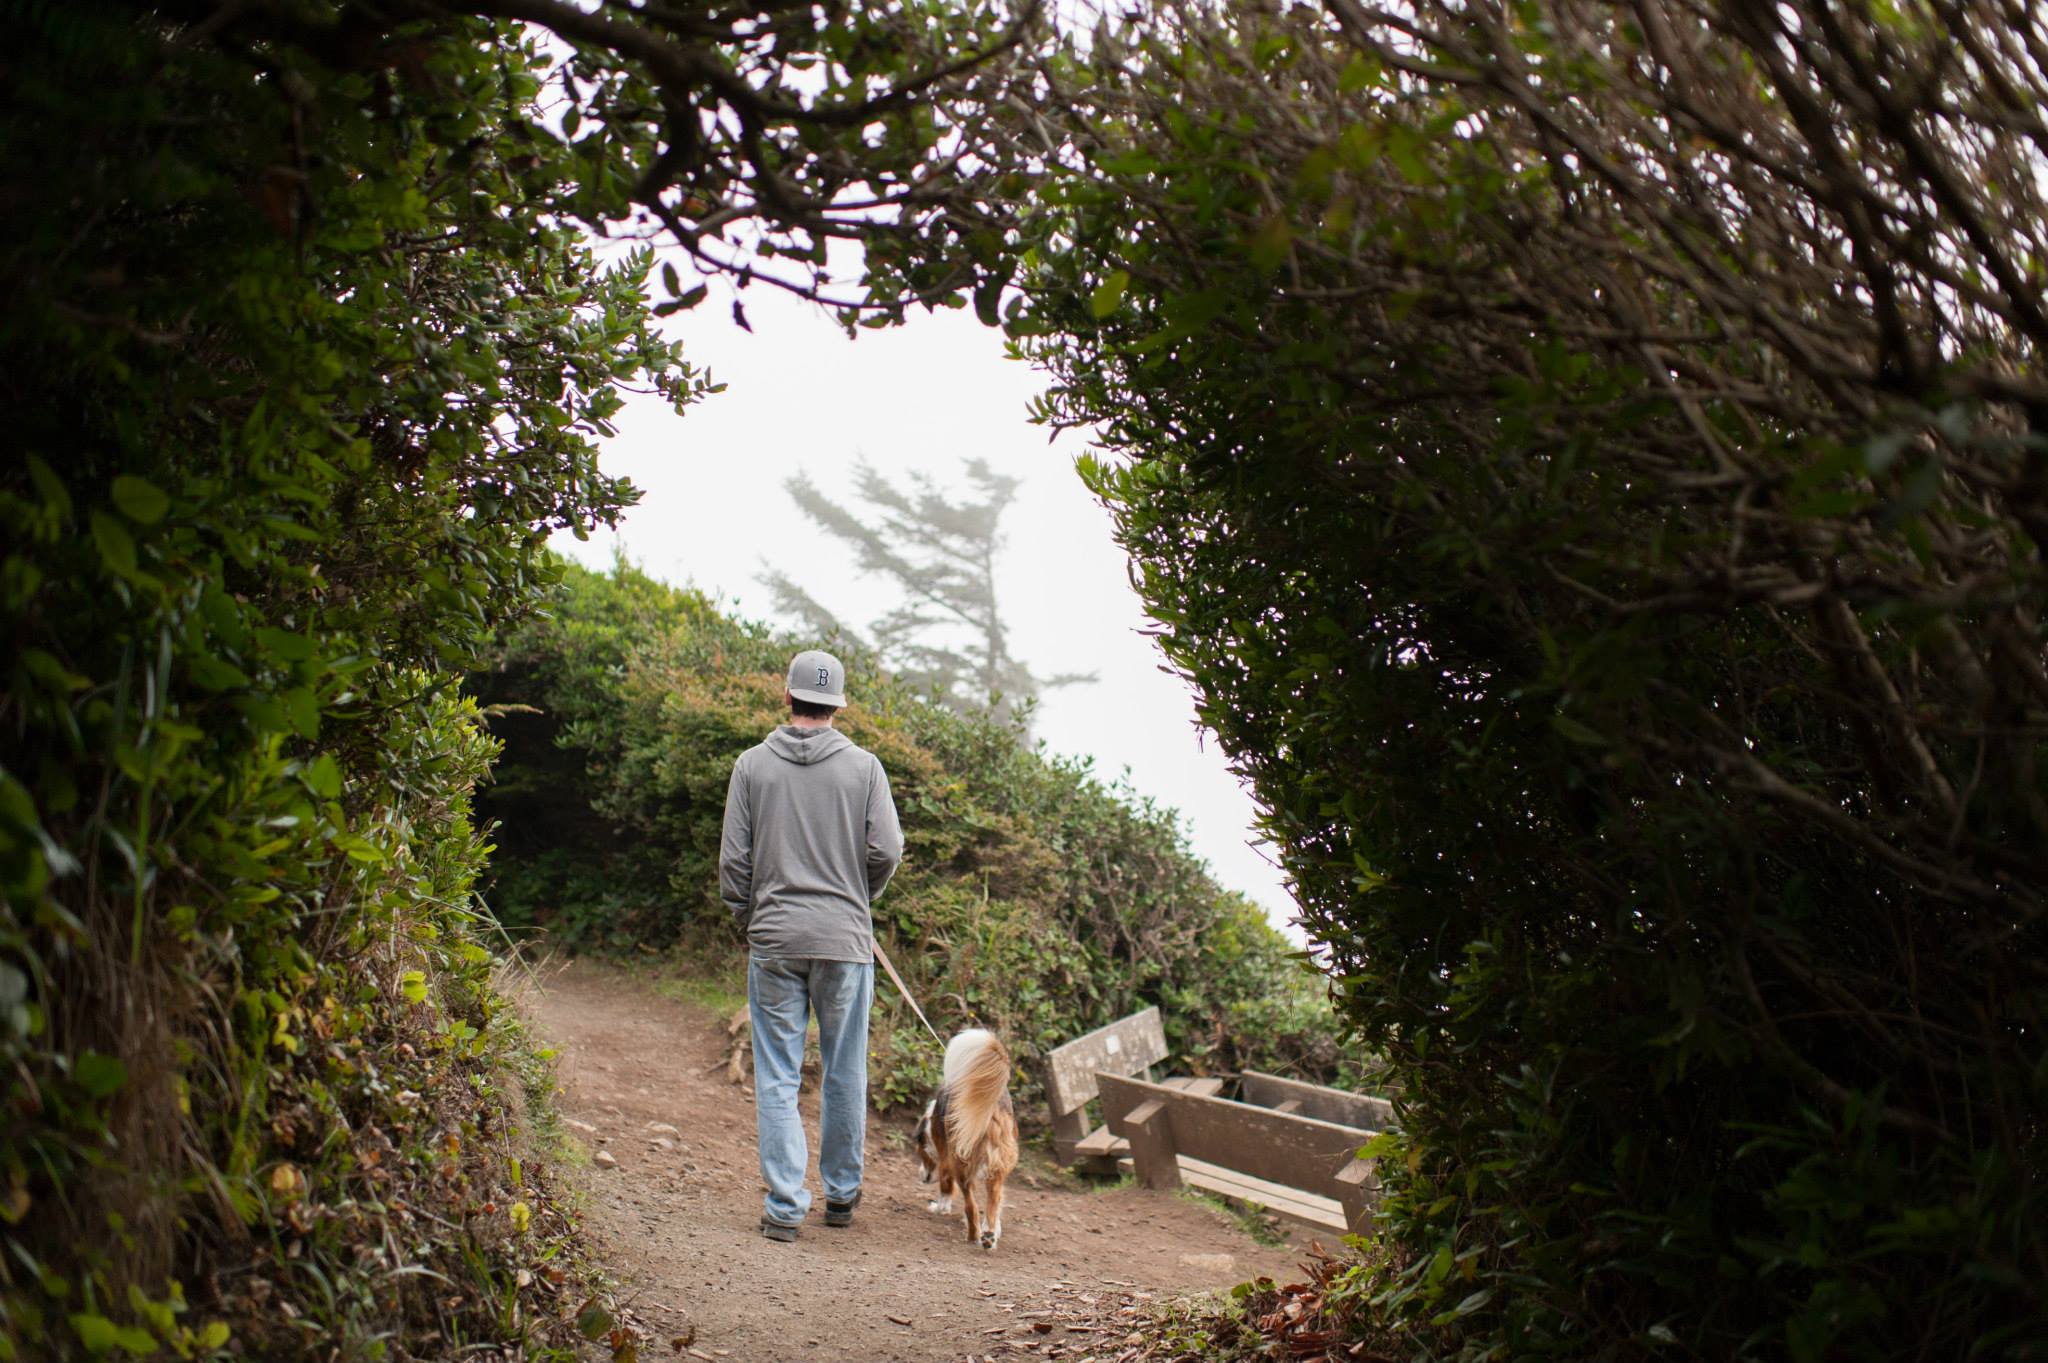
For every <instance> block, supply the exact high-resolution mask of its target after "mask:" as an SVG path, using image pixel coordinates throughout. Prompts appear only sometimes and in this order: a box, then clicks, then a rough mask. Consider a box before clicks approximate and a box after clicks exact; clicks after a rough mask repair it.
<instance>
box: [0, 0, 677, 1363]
mask: <svg viewBox="0 0 2048 1363" xmlns="http://www.w3.org/2000/svg"><path fill="white" fill-rule="evenodd" d="M11 8H12V9H14V10H18V9H19V7H11ZM14 17H17V16H15V15H12V14H11V15H10V18H11V20H12V19H13V18H14ZM221 17H222V24H221V25H217V26H214V27H213V28H211V29H210V30H209V31H208V32H207V33H193V32H189V31H185V30H182V29H180V28H179V27H178V26H177V25H175V24H174V23H173V22H171V21H170V20H168V19H164V18H151V19H149V20H147V21H139V20H138V19H137V18H136V17H135V16H133V15H131V14H129V13H128V12H126V11H125V10H122V9H121V8H119V7H110V6H102V5H95V4H82V5H77V6H30V7H28V11H27V14H26V22H25V23H23V24H16V23H14V22H10V25H9V33H10V42H11V43H13V44H14V45H15V46H14V47H13V48H12V49H11V50H10V52H9V53H8V55H7V57H6V59H5V62H6V74H5V79H4V81H0V86H4V95H0V109H4V113H5V116H4V118H0V197H4V199H5V201H6V202H7V203H8V205H9V239H8V245H7V248H6V253H5V256H4V265H0V270H4V280H5V285H6V290H7V294H8V306H7V307H6V309H5V310H4V314H0V393H4V395H5V400H6V405H7V407H8V410H9V424H10V441H9V443H10V446H11V447H12V448H14V449H15V450H16V451H17V454H16V455H15V456H14V457H12V458H10V459H9V460H8V461H7V462H6V463H5V465H4V467H0V527H4V529H0V545H4V550H0V552H4V560H0V629H4V630H5V633H6V635H7V637H8V639H9V649H8V651H7V655H6V662H5V664H4V667H5V672H6V690H5V696H4V699H0V716H4V720H5V723H4V725H0V1108H4V1110H5V1111H6V1113H7V1118H6V1120H5V1122H4V1123H0V1359H21V1360H24V1361H26V1360H46V1359H54V1358H64V1357H71V1356H77V1357H85V1356H92V1357H100V1356H103V1355H105V1354H106V1353H107V1352H108V1351H109V1350H110V1349H119V1350H120V1351H123V1352H124V1353H126V1354H131V1355H138V1356H139V1355H145V1354H148V1353H150V1352H151V1351H152V1350H154V1351H156V1353H157V1355H158V1356H161V1357H168V1356H173V1355H176V1356H181V1357H194V1356H200V1355H213V1354H217V1353H221V1352H222V1351H230V1352H232V1353H234V1354H235V1355H236V1356H241V1357H262V1358H276V1359H283V1358H295V1357H314V1356H317V1357H320V1358H346V1359H370V1358H407V1357H435V1358H439V1357H448V1356H450V1355H451V1354H452V1353H454V1352H457V1351H459V1350H460V1349H461V1347H462V1346H463V1345H464V1344H465V1343H467V1342H474V1341H479V1340H486V1341H495V1342H504V1341H512V1340H519V1339H525V1340H527V1342H528V1344H529V1345H530V1347H531V1348H532V1349H533V1350H535V1351H536V1352H537V1353H538V1354H539V1355H540V1356H565V1355H566V1354H567V1353H568V1352H569V1349H570V1343H571V1342H573V1341H571V1340H569V1338H568V1335H567V1333H566V1332H565V1327H563V1326H561V1325H560V1323H559V1322H558V1320H557V1317H558V1315H559V1307H560V1303H558V1302H556V1301H555V1300H553V1299H552V1298H551V1297H550V1296H548V1295H547V1292H548V1291H549V1290H552V1289H550V1288H549V1283H548V1280H547V1279H546V1278H545V1276H534V1277H533V1278H532V1279H531V1283H537V1284H538V1286H535V1285H527V1286H522V1285H521V1284H520V1282H519V1280H518V1278H517V1276H516V1274H517V1271H518V1270H519V1269H521V1268H524V1267H528V1266H539V1265H541V1264H543V1263H545V1262H547V1261H548V1260H549V1259H551V1258H552V1259H556V1260H557V1261H558V1262H561V1263H566V1262H567V1260H566V1259H562V1258H561V1256H563V1255H564V1254H566V1253H567V1250H566V1248H565V1246H566V1245H567V1243H568V1242H567V1241H566V1240H565V1236H566V1234H567V1231H568V1229H569V1226H568V1222H567V1221H566V1220H565V1219H564V1216H563V1214H562V1213H561V1212H560V1211H559V1209H557V1208H556V1207H555V1205H554V1203H553V1202H552V1201H551V1200H550V1199H549V1196H548V1192H547V1186H546V1183H545V1180H544V1179H541V1178H539V1177H538V1174H539V1172H540V1171H538V1170H537V1169H535V1168H533V1167H532V1166H531V1163H530V1161H528V1162H525V1163H522V1160H523V1158H524V1157H523V1156H522V1154H521V1150H522V1145H521V1143H520V1141H519V1140H518V1139H517V1128H519V1127H520V1126H521V1125H522V1123H523V1122H524V1121H525V1120H526V1119H524V1118H523V1117H522V1116H521V1113H522V1111H523V1109H524V1102H525V1086H524V1084H523V1082H522V1081H521V1079H520V1078H519V1077H518V1074H517V1069H518V1066H519V1065H520V1064H523V1063H525V1062H523V1061H522V1060H521V1056H522V1053H523V1052H522V1047H521V1046H520V1044H519V1042H518V1039H517V1036H516V1030H515V1029H513V1028H512V1027H511V1026H510V1025H509V1023H508V1021H507V1019H506V1018H505V1016H504V1015H503V1014H502V1013H501V1012H500V1010H499V1004H498V1002H497V996H496V994H495V993H494V991H493V989H492V986H491V980H490V974H491V971H492V969H493V966H494V957H493V956H492V952H491V949H492V947H493V945H494V941H493V939H494V937H495V930H494V929H493V927H492V925H491V924H490V922H489V920H488V919H487V917H486V916H485V915H484V912H483V909H482V907H481V905H480V904H479V902H478V901H477V899H476V897H475V894H474V883H475V880H476V877H477V875H478V874H479V872H480V870H481V868H482V866H483V862H484V853H485V850H486V849H485V847H484V844H483V842H482V840H481V838H480V837H479V835H478V833H477V830H476V828H475V826H474V825H473V823H472V822H471V819H470V814H469V791H470V788H471V786H472V785H473V784H474V783H475V782H476V781H477V780H478V778H479V777H480V776H481V775H482V773H483V772H484V771H485V770H486V768H487V767H488V764H489V761H490V757H491V754H492V753H493V751H494V750H495V744H494V743H493V741H492V740H491V739H490V738H489V736H488V735H487V734H486V733H484V732H483V730H482V729H481V726H480V724H479V723H478V717H477V715H476V713H475V711H474V708H473V706H471V705H470V704H469V703H468V702H465V701H462V700H459V699H458V698H457V697H456V694H455V690H454V681H455V678H456V676H457V675H459V669H460V668H461V666H462V665H463V664H465V663H466V662H468V661H469V660H470V659H471V658H472V657H473V655H474V650H475V648H476V647H477V645H478V644H479V643H480V642H481V641H482V640H484V639H485V638H487V637H488V634H489V631H490V630H491V629H492V628H494V627H495V626H496V625H498V624H499V623H500V622H501V621H503V620H505V619H506V618H508V617H509V616H511V615H513V614H516V613H517V612H518V611H520V610H522V609H524V608H526V607H527V606H529V605H530V603H531V602H532V600H533V599H534V596H535V593H536V592H537V590H538V589H539V587H540V586H541V585H542V584H543V583H545V582H546V581H547V580H549V579H550V578H551V577H552V576H553V575H554V573H555V571H556V570H555V569H554V567H553V566H552V564H551V563H550V562H549V561H548V560H547V559H546V558H545V556H544V551H543V548H542V546H543V543H544V541H545V537H546V534H547V533H548V531H549V530H551V529H556V528H564V527H569V528H575V529H577V530H579V531H581V530H582V529H583V528H584V527H586V526H588V525H591V524H593V523H596V522H600V521H605V520H608V519H610V518H612V517H613V516H614V515H615V514H616V512H617V511H618V509H619V508H620V507H621V506H622V505H624V504H625V503H626V502H627V501H629V500H630V499H631V496H632V490H631V489H630V488H629V487H628V486H626V485H624V484H623V483H620V482H618V481H616V480H613V479H610V478H607V477H605V476H604V475H603V474H602V473H601V472H600V471H599V470H598V468H597V464H596V451H595V444H594V437H595V435H596V434H597V433H598V432H600V431H602V430H603V429H604V423H605V420H606V418H607V417H608V416H609V415H610V414H611V413H612V412H613V411H614V410H616V407H617V405H618V402H619V401H620V399H619V396H618V394H617V392H616V391H615V389H616V385H617V384H618V383H619V382H620V381H622V380H625V379H629V378H636V377H638V378H643V379H646V380H649V381H651V382H653V383H655V384H656V385H658V386H660V387H661V388H662V389H663V390H664V391H666V392H668V393H670V394H671V395H672V396H674V397H675V398H677V399H678V401H680V400H682V399H683V398H684V397H686V396H687V395H688V394H689V393H690V392H691V391H693V388H694V385H696V384H697V383H698V382H699V381H698V380H697V378H696V376H695V375H694V374H693V373H692V372H691V371H690V370H689V369H688V368H687V367H685V366H683V365H682V364H681V362H680V360H679V359H678V358H677V356H676V353H675V351H674V349H673V347H671V346H669V345H668V344H667V343H665V342H663V341H661V340H660V339H658V338H657V337H656V336H655V335H654V334H653V333H652V332H651V331H650V330H649V326H650V321H649V318H648V314H647V309H646V305H645V301H644V285H645V280H646V275H647V271H648V269H649V259H648V257H647V256H646V255H644V254H642V255H637V256H634V257H631V258H629V259H627V260H625V261H623V262H621V263H620V264H618V265H617V266H616V267H614V268H611V269H608V270H607V269H600V268H599V266H598V265H597V263H596V261H595V260H594V259H593V256H592V254H591V252H590V251H589V250H588V249H587V248H586V247H585V246H584V245H583V244H582V242H581V240H580V238H579V237H578V235H577V233H576V231H575V230H574V229H573V228H571V227H568V226H566V225H564V224H563V223H561V222H560V221H559V218H558V214H557V212H556V205H557V200H558V198H559V196H561V195H563V194H565V193H569V192H572V191H573V189H574V181H575V177H576V173H577V172H576V170H575V167H574V166H573V164H572V158H571V156H570V155H569V153H568V152H567V150H566V149H565V148H564V147H562V145H561V144H560V143H559V142H557V141H556V140H555V139H554V138H552V136H546V135H537V133H536V125H535V124H534V123H533V122H532V121H531V119H532V111H531V109H530V107H529V105H530V101H531V99H532V97H533V95H534V94H535V92H536V91H537V89H538V88H539V75H538V72H539V71H540V70H541V69H542V67H543V63H542V62H541V60H540V58H539V56H538V53H537V50H536V47H535V45H534V40H532V39H529V38H524V37H521V36H520V35H519V34H518V33H517V32H515V31H514V30H512V29H511V28H509V27H504V28H499V27H493V26H490V25H485V24H481V23H449V24H443V25H439V26H420V27H416V28H413V29H409V30H407V31H406V32H405V33H404V34H403V35H400V36H395V37H394V36H391V35H385V37H384V38H382V39H379V41H388V42H389V43H391V44H393V45H395V46H394V47H393V48H387V49H383V50H384V51H385V53H386V55H387V56H389V57H390V59H391V63H393V64H396V66H397V67H398V68H400V70H401V71H402V73H403V79H394V78H393V75H392V72H391V69H390V67H389V65H388V64H385V65H380V64H378V63H377V62H369V63H367V64H364V63H358V62H352V61H351V60H347V59H341V58H336V54H335V53H334V52H332V51H325V52H321V53H316V52H314V51H311V50H309V49H308V48H306V47H301V46H294V45H292V44H291V43H289V42H285V41H282V40H280V39H279V38H278V37H277V36H276V34H275V33H274V32H264V33H257V34H250V33H246V32H239V31H238V30H237V29H236V27H235V19H236V16H235V15H234V14H230V13H228V12H226V11H223V12H222V16H221ZM243 17H244V18H248V17H250V16H247V15H244V16H243ZM317 31H318V30H316V32H317ZM209 33H210V35H211V36H208V35H209ZM357 36H358V37H370V36H374V35H365V34H358V35H357ZM345 55H346V54H344V57H345ZM53 186H54V187H53ZM451 669H455V670H454V671H451ZM515 1206H517V1207H519V1208H520V1210H519V1211H518V1212H516V1213H515V1212H514V1211H513V1210H512V1209H513V1208H514V1207H515ZM451 1228H452V1229H451ZM555 1271H556V1272H559V1269H556V1270H555ZM561 1290H562V1291H564V1292H566V1291H568V1290H569V1289H566V1288H564V1289H561Z"/></svg>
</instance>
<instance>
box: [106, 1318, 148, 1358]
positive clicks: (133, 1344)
mask: <svg viewBox="0 0 2048 1363" xmlns="http://www.w3.org/2000/svg"><path fill="white" fill-rule="evenodd" d="M114 1342H115V1343H116V1344H119V1345H120V1346H121V1347H122V1348H124V1349H126V1350H127V1351H128V1352H129V1353H131V1354H134V1355H135V1356H136V1357H137V1358H147V1357H149V1356H150V1355H151V1354H153V1353H155V1352H156V1351H157V1342H156V1336H155V1335H152V1334H151V1333H150V1332H149V1331H147V1330H145V1329H143V1328H142V1327H141V1326H139V1325H124V1326H122V1327H121V1328H120V1329H119V1330H118V1331H116V1332H115V1334H114Z"/></svg>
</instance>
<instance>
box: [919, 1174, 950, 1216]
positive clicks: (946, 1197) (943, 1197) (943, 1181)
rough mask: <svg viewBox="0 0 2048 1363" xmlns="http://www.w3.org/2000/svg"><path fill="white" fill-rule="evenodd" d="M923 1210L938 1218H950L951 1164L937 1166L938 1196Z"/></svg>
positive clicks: (925, 1205) (926, 1204)
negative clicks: (932, 1213)
mask: <svg viewBox="0 0 2048 1363" xmlns="http://www.w3.org/2000/svg"><path fill="white" fill-rule="evenodd" d="M924 1209H925V1210H926V1211H928V1212H937V1213H938V1214H939V1215H940V1216H951V1215H952V1214H953V1166H952V1165H951V1164H941V1165H939V1195H938V1196H937V1197H935V1198H933V1199H932V1200H931V1201H929V1202H927V1203H925V1204H924Z"/></svg>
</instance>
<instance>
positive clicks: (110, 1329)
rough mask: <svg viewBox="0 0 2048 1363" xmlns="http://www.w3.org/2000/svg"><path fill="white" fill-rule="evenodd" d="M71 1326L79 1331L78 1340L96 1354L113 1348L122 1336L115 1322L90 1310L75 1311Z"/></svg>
mask: <svg viewBox="0 0 2048 1363" xmlns="http://www.w3.org/2000/svg"><path fill="white" fill-rule="evenodd" d="M71 1328H72V1329H73V1330H75V1331H76V1332H77V1333H78V1342H79V1343H80V1344H83V1345H84V1346H85V1347H86V1348H87V1349H89V1350H90V1351H92V1352H93V1353H96V1354H103V1353H105V1352H106V1351H107V1350H109V1349H111V1348H113V1347H114V1344H115V1342H116V1341H117V1340H119V1339H120V1337H121V1332H120V1331H119V1330H118V1329H116V1328H115V1327H114V1322H112V1321H110V1320H108V1319H107V1318H106V1317H105V1316H101V1315H95V1314H93V1313H92V1312H90V1311H78V1312H74V1313H73V1314H72V1316H71Z"/></svg>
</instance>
